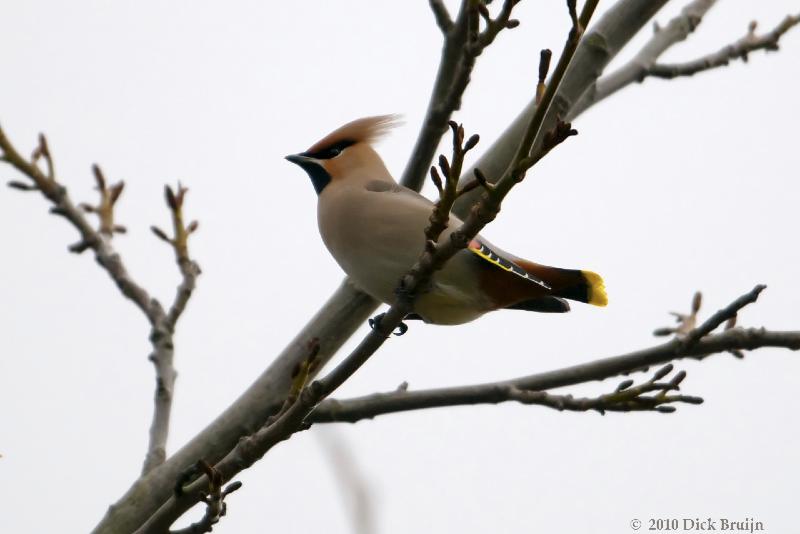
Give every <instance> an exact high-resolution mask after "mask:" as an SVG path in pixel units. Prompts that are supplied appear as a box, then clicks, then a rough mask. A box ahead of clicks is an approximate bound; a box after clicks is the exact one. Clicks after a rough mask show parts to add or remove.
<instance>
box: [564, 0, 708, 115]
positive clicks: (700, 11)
mask: <svg viewBox="0 0 800 534" xmlns="http://www.w3.org/2000/svg"><path fill="white" fill-rule="evenodd" d="M716 3H717V0H693V1H692V2H689V3H688V4H687V5H686V6H685V7H684V8H683V9H682V10H681V12H680V14H679V15H678V16H676V17H675V18H673V19H672V20H670V21H669V23H668V24H667V25H666V26H665V27H664V28H660V27H659V26H658V25H655V26H654V28H655V31H654V32H653V37H651V38H650V40H649V41H648V42H647V44H645V45H644V46H643V47H642V49H641V50H640V51H639V52H638V53H637V54H636V56H635V57H634V58H633V59H632V60H631V61H629V62H628V63H626V64H625V65H623V66H622V67H620V68H619V69H617V70H616V71H614V72H612V73H611V74H606V75H604V76H603V77H602V78H600V79H599V80H597V81H596V82H595V83H594V84H592V85H591V86H590V87H589V88H588V90H587V91H586V92H584V93H583V96H581V98H580V100H579V101H578V103H577V104H576V105H575V107H573V108H572V110H571V111H570V115H571V116H577V115H578V114H580V113H581V112H583V111H584V110H585V109H586V108H588V107H590V106H592V105H594V104H596V103H598V102H600V101H601V100H603V99H604V98H606V97H608V96H610V95H612V94H614V93H616V92H617V91H619V90H620V89H622V88H623V87H626V86H628V85H630V84H631V83H633V82H635V81H641V80H643V79H644V77H645V76H646V73H647V70H648V69H649V68H650V67H652V66H653V65H654V64H655V62H656V61H657V60H658V58H659V57H661V55H662V54H663V53H664V52H666V51H667V50H669V49H670V48H671V47H672V46H673V45H675V44H676V43H679V42H681V41H683V40H685V39H686V38H687V37H689V35H690V34H691V33H692V32H694V30H695V29H696V28H697V26H698V25H699V24H700V22H701V21H702V20H703V17H704V16H705V14H706V13H707V12H708V10H709V9H711V8H712V7H714V5H715V4H716Z"/></svg>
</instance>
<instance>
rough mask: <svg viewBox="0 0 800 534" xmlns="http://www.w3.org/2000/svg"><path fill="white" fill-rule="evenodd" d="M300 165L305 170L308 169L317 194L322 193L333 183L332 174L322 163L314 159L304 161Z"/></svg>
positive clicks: (307, 171)
mask: <svg viewBox="0 0 800 534" xmlns="http://www.w3.org/2000/svg"><path fill="white" fill-rule="evenodd" d="M299 165H300V167H301V168H302V169H303V170H304V171H306V173H307V174H308V177H309V178H311V183H312V184H313V186H314V190H315V191H316V192H317V195H319V194H320V193H322V190H323V189H325V187H326V186H327V185H328V184H329V183H331V175H330V174H328V172H327V171H326V170H325V169H323V168H322V165H320V164H318V163H315V162H313V161H304V162H303V163H300V164H299Z"/></svg>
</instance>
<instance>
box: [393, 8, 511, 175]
mask: <svg viewBox="0 0 800 534" xmlns="http://www.w3.org/2000/svg"><path fill="white" fill-rule="evenodd" d="M519 1H520V0H503V5H502V8H501V9H500V13H499V14H498V15H497V17H496V18H492V17H491V16H490V15H489V12H488V9H487V8H486V6H485V5H484V4H483V2H479V1H474V0H462V2H461V9H460V11H459V13H458V17H457V18H456V21H455V23H453V22H452V21H450V20H449V15H447V12H446V8H445V7H444V5H443V4H442V3H441V2H438V1H436V0H431V2H430V4H431V9H433V12H434V15H435V16H436V21H437V24H439V27H440V28H442V29H443V33H444V46H443V48H442V57H441V60H440V62H439V71H438V72H437V74H436V81H435V82H434V85H433V90H432V91H431V98H430V103H429V104H428V110H427V112H426V113H425V119H424V120H423V122H422V127H421V128H420V132H419V135H418V136H417V141H416V143H415V144H414V148H413V150H412V153H411V157H410V158H409V160H408V163H407V164H406V168H405V170H404V171H403V175H402V178H401V180H400V182H401V183H402V184H403V185H405V186H406V187H410V188H411V189H414V190H415V191H419V190H420V189H421V188H422V184H423V183H424V181H425V174H426V171H427V169H428V167H429V166H430V164H431V161H433V156H434V154H436V149H437V147H438V146H439V141H440V140H441V138H442V135H444V133H445V132H446V131H447V123H448V121H449V120H450V117H451V116H452V114H453V112H454V111H456V110H457V109H459V108H460V107H461V97H462V95H463V94H464V90H465V89H466V88H467V85H468V84H469V80H470V75H471V74H472V69H473V68H474V67H475V60H476V58H477V57H478V56H479V55H480V54H481V53H482V52H483V50H484V49H485V48H486V47H487V46H489V45H490V44H492V42H493V41H494V39H495V37H497V34H499V33H500V32H501V31H502V30H503V29H506V28H514V27H516V26H517V25H518V24H519V23H518V22H517V21H514V20H511V12H512V10H513V9H514V6H515V5H516V4H518V3H519ZM445 17H446V18H445ZM481 18H482V19H483V20H484V22H485V28H484V30H483V31H479V29H478V23H479V19H481ZM445 28H446V29H445Z"/></svg>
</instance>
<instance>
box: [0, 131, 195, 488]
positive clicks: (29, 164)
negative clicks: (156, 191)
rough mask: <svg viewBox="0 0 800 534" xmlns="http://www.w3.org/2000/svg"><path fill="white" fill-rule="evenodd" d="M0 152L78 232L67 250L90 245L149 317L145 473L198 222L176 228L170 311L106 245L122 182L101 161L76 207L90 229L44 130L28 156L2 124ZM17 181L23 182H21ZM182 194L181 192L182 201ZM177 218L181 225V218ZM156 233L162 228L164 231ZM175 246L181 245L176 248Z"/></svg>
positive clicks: (164, 431)
mask: <svg viewBox="0 0 800 534" xmlns="http://www.w3.org/2000/svg"><path fill="white" fill-rule="evenodd" d="M0 154H2V158H1V159H2V161H4V162H6V163H8V164H10V165H11V166H13V167H14V168H15V169H17V170H18V171H19V172H20V173H21V174H23V175H24V176H26V177H27V178H28V179H30V180H31V182H32V184H23V183H21V182H11V184H10V185H11V187H13V188H14V189H18V190H27V191H40V192H41V193H42V194H43V195H44V196H45V197H46V198H47V199H48V200H49V201H50V202H51V203H52V204H53V207H52V208H50V211H51V213H53V214H56V215H60V216H62V217H64V218H65V219H66V220H67V221H69V222H70V223H71V224H72V225H73V226H74V227H75V228H76V229H77V230H78V232H79V233H80V236H81V237H80V241H78V242H77V243H75V244H74V245H71V246H70V247H69V250H70V251H72V252H75V253H81V252H84V251H85V250H88V249H91V250H92V251H93V252H94V254H95V259H96V260H97V263H99V264H100V266H101V267H103V269H104V270H105V271H106V272H107V273H108V275H109V276H110V277H111V279H112V280H113V281H114V283H115V284H116V285H117V287H118V288H119V290H120V291H121V292H122V294H123V295H124V296H125V297H127V298H128V299H130V300H131V301H132V302H133V303H134V304H135V305H136V306H137V307H138V308H139V309H140V310H142V312H143V313H144V315H145V317H146V318H147V321H148V322H149V323H150V343H151V345H152V347H153V351H152V352H151V354H150V356H149V359H150V361H152V362H153V365H154V366H155V370H156V390H155V401H154V409H153V421H152V424H151V427H150V442H149V445H148V450H147V454H146V456H145V461H144V467H143V472H144V473H146V472H148V471H150V470H151V469H153V468H154V467H156V466H157V465H160V464H161V463H163V462H164V459H165V458H166V442H167V436H168V435H169V422H170V415H171V411H172V395H173V390H174V385H175V377H176V373H175V369H174V367H173V363H172V362H173V356H174V343H173V333H174V328H175V322H176V321H177V319H178V317H179V316H180V314H181V313H182V312H183V310H184V309H185V307H186V304H187V302H188V301H189V298H190V297H191V292H192V289H193V288H194V283H195V278H196V276H197V275H198V274H199V272H200V269H199V267H197V264H196V263H194V262H193V261H191V260H190V259H189V255H188V254H189V253H188V248H187V244H186V238H187V237H188V235H189V234H190V233H191V232H192V231H194V229H196V228H197V225H196V223H193V224H192V225H190V227H189V228H183V229H182V232H183V235H182V237H181V234H179V233H176V240H175V244H173V246H175V247H176V254H177V255H178V256H179V258H178V265H179V267H180V269H181V273H182V274H183V282H182V283H181V285H180V286H179V288H178V294H177V296H176V299H175V302H174V303H173V305H172V306H171V307H170V310H169V312H166V311H165V310H164V307H163V306H162V305H161V303H160V302H159V301H158V300H157V299H155V298H154V297H152V296H151V295H150V294H149V293H148V292H147V290H145V289H144V288H143V287H142V286H140V285H139V284H138V283H136V282H135V281H134V279H133V277H131V275H130V274H129V273H128V270H127V269H126V268H125V265H124V263H123V262H122V258H121V257H120V255H119V254H118V253H117V252H116V250H115V249H114V248H113V246H112V245H111V238H112V236H113V235H114V234H115V233H121V232H124V228H123V227H122V226H119V225H117V224H116V223H115V222H114V205H115V204H116V202H117V201H118V200H119V197H120V195H121V194H122V190H123V187H124V183H123V182H119V183H117V184H115V185H111V186H109V185H107V184H108V182H107V180H106V178H105V176H104V175H103V172H102V171H101V170H100V167H99V166H97V165H94V166H93V167H92V171H93V173H94V177H95V182H96V184H97V190H98V192H99V193H100V201H99V203H98V205H97V206H91V205H89V204H82V205H81V209H82V210H83V211H85V212H87V213H95V214H96V215H97V216H98V218H99V219H100V224H99V228H98V229H97V230H95V229H94V228H92V226H91V225H90V224H89V222H88V221H87V220H86V218H85V217H84V215H83V213H82V212H81V209H79V208H78V207H76V206H75V205H74V204H73V202H72V200H71V199H70V198H69V195H68V194H67V189H66V188H65V187H64V186H63V185H61V184H60V183H58V182H57V181H56V176H55V170H54V169H55V166H54V164H53V158H52V155H51V153H50V148H49V146H48V144H47V139H46V138H45V137H44V135H40V136H39V145H38V146H37V147H36V149H35V150H34V152H33V156H32V157H31V160H30V161H28V160H26V159H25V158H23V157H22V156H21V155H20V154H19V152H18V151H17V150H16V148H15V147H14V146H13V145H12V144H11V142H10V141H9V139H8V138H7V137H6V134H5V132H4V131H3V129H2V128H0ZM40 159H44V160H45V162H46V169H47V171H46V172H43V171H42V170H41V169H40V168H39V166H38V161H39V160H40ZM20 185H24V187H21V186H20ZM184 192H185V191H184ZM182 195H183V194H182V193H181V198H180V201H181V204H182V200H183V197H182ZM168 203H169V198H168ZM170 209H172V211H173V218H174V220H175V221H179V219H180V217H181V215H180V209H181V206H180V205H177V206H176V207H173V206H172V205H171V206H170ZM180 224H181V225H182V222H181V223H180ZM176 225H177V222H176ZM176 232H177V226H176ZM161 233H162V234H163V232H161ZM157 235H158V233H157ZM164 238H166V236H164ZM178 244H179V245H178ZM178 246H180V248H181V251H180V253H179V252H178ZM181 258H182V259H181Z"/></svg>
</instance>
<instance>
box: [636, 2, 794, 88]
mask: <svg viewBox="0 0 800 534" xmlns="http://www.w3.org/2000/svg"><path fill="white" fill-rule="evenodd" d="M798 22H800V15H795V16H792V15H787V16H786V18H784V19H783V20H782V21H781V23H780V24H778V26H776V27H775V28H773V29H772V30H771V31H770V32H767V33H765V34H763V35H757V34H756V23H755V22H752V23H750V27H749V28H748V31H747V35H745V36H744V37H742V38H741V39H739V40H738V41H736V42H735V43H732V44H730V45H728V46H725V47H723V48H721V49H719V50H718V51H716V52H714V53H712V54H708V55H706V56H703V57H700V58H697V59H694V60H692V61H687V62H684V63H656V64H655V65H653V66H651V67H650V68H649V69H647V73H646V76H653V77H656V78H666V79H671V78H676V77H678V76H693V75H694V74H697V73H698V72H702V71H704V70H710V69H715V68H717V67H724V66H726V65H728V64H729V63H730V62H731V61H733V60H736V59H741V60H742V61H745V62H746V61H747V60H748V56H749V54H750V53H751V52H755V51H756V50H766V51H767V52H771V51H776V50H778V47H779V45H778V43H779V41H780V39H781V37H782V36H783V34H785V33H786V32H788V31H789V30H790V29H792V27H794V26H795V25H797V23H798Z"/></svg>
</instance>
